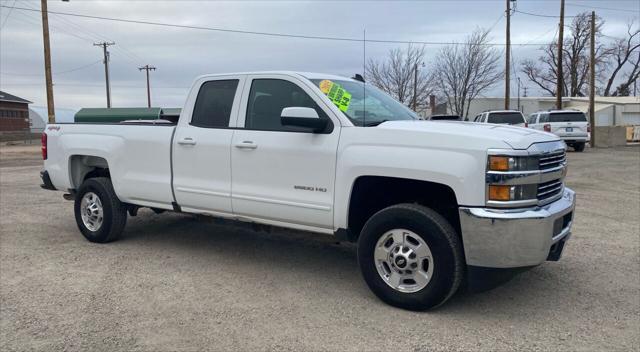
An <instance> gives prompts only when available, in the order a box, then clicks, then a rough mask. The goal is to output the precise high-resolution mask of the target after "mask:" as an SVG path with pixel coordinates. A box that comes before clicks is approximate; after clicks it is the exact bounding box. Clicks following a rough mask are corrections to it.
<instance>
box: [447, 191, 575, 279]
mask: <svg viewBox="0 0 640 352" xmlns="http://www.w3.org/2000/svg"><path fill="white" fill-rule="evenodd" d="M575 204H576V200H575V192H574V191H572V190H571V189H569V188H565V189H564V193H563V195H562V197H561V198H560V199H558V200H557V201H555V202H553V203H549V204H547V205H544V206H540V207H535V208H527V209H490V208H469V207H460V209H459V213H460V226H461V229H462V241H463V245H464V252H465V258H466V261H467V265H469V266H477V267H484V268H519V267H531V266H535V265H538V264H541V263H542V262H544V261H545V260H558V259H560V256H561V254H562V250H563V249H564V244H565V242H566V241H567V240H568V239H569V236H570V235H571V225H572V222H573V213H574V209H575Z"/></svg>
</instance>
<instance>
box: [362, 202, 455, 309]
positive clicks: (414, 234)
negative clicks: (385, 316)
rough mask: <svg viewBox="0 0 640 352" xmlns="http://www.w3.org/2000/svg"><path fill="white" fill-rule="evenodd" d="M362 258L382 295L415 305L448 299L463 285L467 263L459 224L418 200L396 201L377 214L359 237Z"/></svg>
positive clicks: (367, 274)
mask: <svg viewBox="0 0 640 352" xmlns="http://www.w3.org/2000/svg"><path fill="white" fill-rule="evenodd" d="M358 261H359V264H360V270H361V271H362V275H363V276H364V279H365V281H366V283H367V285H368V286H369V288H371V290H372V291H373V292H374V293H375V294H376V295H377V296H378V297H379V298H380V299H382V300H383V301H385V302H386V303H388V304H391V305H393V306H396V307H400V308H404V309H410V310H426V309H429V308H433V307H436V306H438V305H440V304H442V303H444V302H445V301H446V300H447V299H449V298H450V297H451V296H452V295H453V294H454V293H455V292H456V290H457V289H458V287H459V286H460V283H461V281H462V277H463V268H464V261H463V256H462V246H461V244H460V240H459V238H458V236H457V234H456V232H455V230H454V229H453V227H452V226H451V225H450V224H449V223H448V222H447V220H446V219H445V218H444V217H442V216H441V215H440V214H438V213H436V212H435V211H433V210H431V209H429V208H427V207H424V206H421V205H416V204H399V205H394V206H391V207H388V208H386V209H383V210H381V211H379V212H378V213H376V214H375V215H373V216H372V217H371V218H370V219H369V221H367V223H366V224H365V226H364V228H363V230H362V233H361V235H360V238H359V239H358Z"/></svg>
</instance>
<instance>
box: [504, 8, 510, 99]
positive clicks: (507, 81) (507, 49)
mask: <svg viewBox="0 0 640 352" xmlns="http://www.w3.org/2000/svg"><path fill="white" fill-rule="evenodd" d="M506 1H507V12H506V15H507V46H506V47H505V53H506V61H505V68H504V73H505V77H504V109H505V110H509V99H510V98H511V97H510V96H509V95H510V90H511V86H510V80H511V72H510V67H511V0H506Z"/></svg>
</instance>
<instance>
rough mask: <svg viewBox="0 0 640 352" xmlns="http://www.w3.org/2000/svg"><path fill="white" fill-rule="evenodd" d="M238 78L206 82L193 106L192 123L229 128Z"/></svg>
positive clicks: (198, 125) (201, 125) (200, 125)
mask: <svg viewBox="0 0 640 352" xmlns="http://www.w3.org/2000/svg"><path fill="white" fill-rule="evenodd" d="M238 82H239V80H237V79H227V80H216V81H208V82H204V83H203V84H202V86H200V91H199V92H198V97H197V98H196V103H195V105H194V107H193V114H192V116H191V125H192V126H196V127H205V128H228V127H229V119H230V117H231V110H232V107H233V101H234V98H235V96H236V91H237V89H238Z"/></svg>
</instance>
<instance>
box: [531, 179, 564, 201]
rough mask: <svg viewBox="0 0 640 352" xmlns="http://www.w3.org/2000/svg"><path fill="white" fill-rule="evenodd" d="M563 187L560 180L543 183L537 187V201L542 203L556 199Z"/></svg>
mask: <svg viewBox="0 0 640 352" xmlns="http://www.w3.org/2000/svg"><path fill="white" fill-rule="evenodd" d="M563 187H564V185H563V184H562V179H557V180H552V181H549V182H544V183H541V184H539V185H538V195H537V198H538V201H540V202H544V201H545V200H548V199H551V198H554V197H556V196H557V195H558V194H560V193H561V192H562V189H563Z"/></svg>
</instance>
